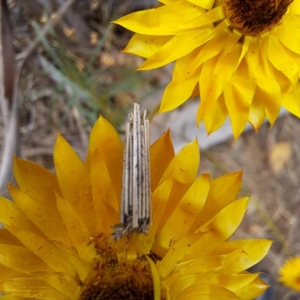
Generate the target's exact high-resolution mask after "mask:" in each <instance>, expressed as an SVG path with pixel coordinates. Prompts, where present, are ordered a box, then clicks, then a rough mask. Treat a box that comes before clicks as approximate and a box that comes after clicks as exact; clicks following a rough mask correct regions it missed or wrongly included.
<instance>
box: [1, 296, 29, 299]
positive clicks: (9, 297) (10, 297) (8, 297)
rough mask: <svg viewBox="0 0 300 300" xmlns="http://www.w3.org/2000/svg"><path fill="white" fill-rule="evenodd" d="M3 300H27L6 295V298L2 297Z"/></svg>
mask: <svg viewBox="0 0 300 300" xmlns="http://www.w3.org/2000/svg"><path fill="white" fill-rule="evenodd" d="M1 300H25V298H22V297H17V296H11V295H4V296H1Z"/></svg>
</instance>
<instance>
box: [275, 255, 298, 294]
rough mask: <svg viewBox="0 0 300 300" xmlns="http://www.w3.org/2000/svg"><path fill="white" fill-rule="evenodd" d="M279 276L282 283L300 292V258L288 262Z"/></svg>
mask: <svg viewBox="0 0 300 300" xmlns="http://www.w3.org/2000/svg"><path fill="white" fill-rule="evenodd" d="M279 274H280V278H279V281H280V282H282V283H283V284H284V285H285V286H287V287H289V288H291V289H293V290H296V291H298V292H300V257H294V258H291V259H289V260H288V261H286V262H285V263H284V265H283V266H282V268H281V269H280V270H279Z"/></svg>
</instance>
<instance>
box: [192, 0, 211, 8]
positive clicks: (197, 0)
mask: <svg viewBox="0 0 300 300" xmlns="http://www.w3.org/2000/svg"><path fill="white" fill-rule="evenodd" d="M188 2H191V3H194V4H196V5H198V6H200V7H203V8H205V9H207V10H210V9H212V7H213V5H214V4H215V0H188Z"/></svg>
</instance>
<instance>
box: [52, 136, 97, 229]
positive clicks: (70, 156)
mask: <svg viewBox="0 0 300 300" xmlns="http://www.w3.org/2000/svg"><path fill="white" fill-rule="evenodd" d="M53 156H54V165H55V171H56V176H57V178H58V182H59V185H60V188H61V191H62V194H63V197H64V199H66V200H67V201H68V202H69V203H70V204H71V205H72V206H73V208H74V210H75V211H76V213H77V215H78V216H79V217H80V218H81V219H82V221H83V222H84V223H85V224H86V226H87V227H88V228H89V230H90V231H93V230H94V229H95V212H94V207H93V199H92V191H91V183H90V177H89V173H88V172H87V170H86V167H85V166H84V164H83V163H82V162H81V160H80V158H79V157H78V155H77V154H76V153H75V152H74V150H73V149H72V147H71V146H70V145H69V144H68V143H67V141H66V140H65V139H64V138H63V137H62V136H60V135H58V137H57V141H56V143H55V147H54V155H53Z"/></svg>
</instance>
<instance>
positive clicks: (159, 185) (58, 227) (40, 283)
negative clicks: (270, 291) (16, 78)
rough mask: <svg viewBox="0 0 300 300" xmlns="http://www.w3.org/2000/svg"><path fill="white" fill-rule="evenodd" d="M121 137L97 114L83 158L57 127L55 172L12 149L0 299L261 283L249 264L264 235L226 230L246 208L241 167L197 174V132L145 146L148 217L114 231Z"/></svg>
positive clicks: (131, 295) (126, 295)
mask: <svg viewBox="0 0 300 300" xmlns="http://www.w3.org/2000/svg"><path fill="white" fill-rule="evenodd" d="M122 155H123V146H122V143H121V142H120V140H119V137H118V134H117V132H116V131H115V130H114V128H113V127H112V126H111V125H110V124H109V123H108V122H107V121H106V120H105V119H104V118H102V117H101V118H100V119H99V120H98V121H97V122H96V124H95V125H94V127H93V129H92V132H91V136H90V141H89V146H88V155H87V159H86V160H85V162H84V163H82V162H81V160H80V159H79V157H78V156H77V155H76V153H75V152H74V150H73V149H72V148H71V146H70V145H69V144H68V143H67V142H66V140H65V139H64V138H63V137H61V136H60V135H58V138H57V142H56V144H55V147H54V164H55V172H56V174H53V173H51V172H50V171H47V170H46V169H44V168H43V167H41V166H39V165H37V164H35V163H32V162H29V161H26V160H22V159H19V158H16V159H15V162H14V174H15V178H16V181H17V184H18V188H17V187H14V186H9V190H10V194H11V196H12V198H13V201H10V200H8V199H5V198H3V197H0V222H2V224H3V225H4V226H5V228H1V229H0V292H1V293H3V294H4V296H2V297H3V298H2V299H3V300H6V299H7V300H22V299H45V300H50V299H51V300H53V299H55V300H90V299H101V300H105V299H107V300H111V299H149V300H150V299H155V300H159V299H178V300H180V299H182V300H183V299H202V300H205V299H216V300H227V299H253V298H255V297H257V296H258V295H259V294H261V293H262V292H263V291H264V290H265V289H266V288H267V285H266V284H265V283H264V282H263V281H262V280H261V279H259V278H258V275H259V274H258V273H256V274H251V273H249V272H247V271H245V270H246V269H248V268H249V267H251V266H252V265H254V264H256V263H257V262H258V261H260V260H261V259H262V258H263V257H264V256H265V255H266V253H267V252H268V250H269V248H270V245H271V242H270V241H268V240H264V239H257V240H230V241H228V239H229V238H230V237H231V236H232V234H233V233H234V232H235V230H236V229H237V227H238V226H239V224H240V222H241V221H242V219H243V216H244V214H245V212H246V209H247V202H248V198H242V199H239V200H236V197H237V195H238V193H239V190H240V187H241V176H242V175H241V172H235V173H231V174H227V175H224V176H221V177H219V178H216V179H213V180H212V179H211V176H210V175H209V174H202V175H200V176H197V173H198V166H199V159H200V157H199V148H198V143H197V141H194V142H191V143H190V144H187V145H186V146H185V147H184V148H183V149H182V150H181V151H180V152H179V153H178V154H177V155H174V150H173V145H172V142H171V139H170V134H169V132H166V133H165V134H164V135H163V136H162V137H161V138H160V139H158V140H157V141H156V142H155V143H154V144H153V145H152V146H151V149H150V155H151V186H152V212H153V213H152V225H151V226H150V227H149V232H148V233H147V234H144V233H141V234H139V233H137V232H134V233H131V234H129V235H125V236H123V237H121V238H120V239H118V240H114V239H112V234H113V230H114V229H113V227H114V226H115V225H116V224H118V223H119V222H120V220H119V213H120V203H119V199H120V198H121V183H122Z"/></svg>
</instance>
